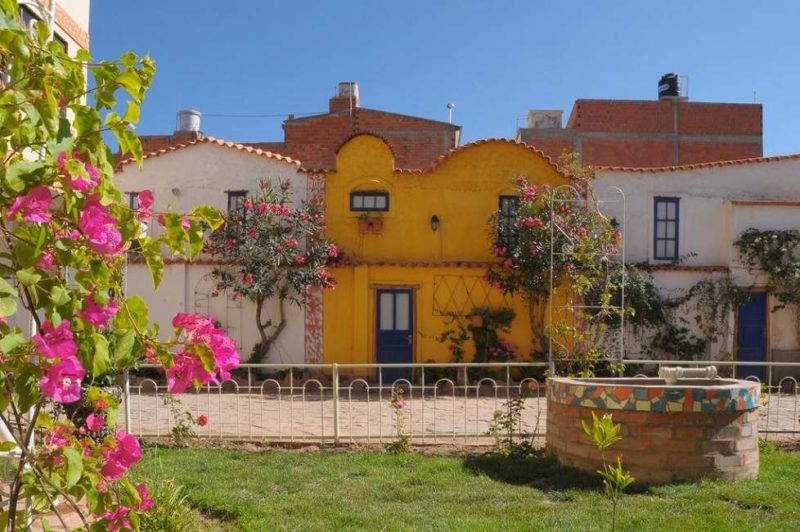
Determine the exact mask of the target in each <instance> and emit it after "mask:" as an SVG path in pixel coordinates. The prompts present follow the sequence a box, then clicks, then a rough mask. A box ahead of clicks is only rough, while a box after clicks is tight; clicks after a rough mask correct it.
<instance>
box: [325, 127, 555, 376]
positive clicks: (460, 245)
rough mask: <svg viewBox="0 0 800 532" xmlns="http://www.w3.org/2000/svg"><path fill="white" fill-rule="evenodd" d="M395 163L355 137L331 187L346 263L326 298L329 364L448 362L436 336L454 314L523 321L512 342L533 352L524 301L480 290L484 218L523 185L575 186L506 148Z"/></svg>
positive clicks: (330, 212) (524, 148)
mask: <svg viewBox="0 0 800 532" xmlns="http://www.w3.org/2000/svg"><path fill="white" fill-rule="evenodd" d="M394 161H395V158H394V155H393V153H392V150H391V148H390V147H389V145H388V144H387V143H386V142H385V141H384V140H383V139H381V138H380V137H378V136H375V135H371V134H359V135H356V136H354V137H352V138H350V139H349V140H347V141H346V142H345V143H344V144H343V145H342V146H341V147H340V148H339V151H338V153H337V156H336V167H335V170H333V171H331V172H330V173H329V174H328V176H327V178H326V184H325V202H326V209H327V215H326V218H327V227H326V231H327V234H328V236H329V237H330V238H332V239H333V240H334V241H335V242H336V243H337V244H338V245H339V246H340V247H341V248H342V249H343V250H344V252H345V253H346V254H347V256H348V257H349V258H350V263H349V264H348V265H346V266H339V267H337V268H335V269H334V270H333V275H334V276H335V278H336V280H337V283H338V286H337V288H336V289H335V290H328V291H326V292H325V295H324V305H323V309H324V310H323V312H324V318H323V348H324V361H325V362H326V363H332V362H337V363H409V362H427V361H437V362H448V361H449V360H450V357H451V354H450V351H449V350H448V348H447V346H446V345H443V344H442V343H440V342H439V341H437V339H436V337H437V336H438V335H440V334H441V333H442V332H443V331H444V330H445V329H446V328H447V327H448V323H449V322H450V321H451V320H452V315H453V314H460V315H467V314H469V312H470V311H471V310H472V308H474V307H494V308H497V307H501V306H505V307H511V308H513V309H514V311H515V312H516V318H515V319H514V321H513V323H512V331H511V333H510V334H509V335H507V337H508V339H509V340H510V341H511V342H513V343H515V344H516V345H517V346H519V352H520V353H522V354H527V353H528V352H529V351H530V349H531V347H532V340H531V331H530V324H529V319H528V309H527V305H526V303H525V302H524V301H523V299H522V298H521V297H517V296H515V297H513V298H512V297H511V296H508V295H504V294H502V293H501V292H499V291H497V290H495V289H492V288H490V287H489V286H488V285H487V284H486V283H485V282H484V281H483V276H484V274H485V272H486V268H487V266H488V265H489V264H491V263H492V262H493V261H496V260H497V259H496V257H494V255H493V254H492V253H491V250H490V243H489V235H488V230H487V229H488V225H487V219H488V217H489V216H490V215H491V214H492V213H493V212H495V211H497V210H498V208H499V206H500V203H501V201H506V200H507V198H508V197H514V195H515V194H516V191H515V179H516V177H517V176H520V175H524V176H527V177H528V179H529V181H530V182H531V183H534V184H537V185H539V184H544V183H549V184H550V185H552V186H558V185H562V184H566V183H568V178H567V177H565V176H564V175H563V174H562V173H560V172H559V171H558V169H557V167H556V166H555V165H554V164H553V162H552V161H551V160H550V159H549V158H547V157H546V156H545V155H544V154H542V153H541V152H539V151H537V150H535V149H534V148H532V147H530V146H528V145H525V144H521V143H517V142H515V141H509V140H501V139H489V140H481V141H478V142H474V143H471V144H467V145H465V146H462V147H460V148H457V149H455V150H453V151H451V152H450V153H449V154H447V155H445V156H443V157H441V158H440V159H439V161H438V162H437V163H436V164H434V165H433V166H432V167H431V168H429V169H427V170H401V169H397V168H395V163H394ZM501 198H503V199H501ZM359 373H371V372H359ZM384 374H385V373H384ZM402 374H403V372H398V373H397V375H396V376H400V375H402Z"/></svg>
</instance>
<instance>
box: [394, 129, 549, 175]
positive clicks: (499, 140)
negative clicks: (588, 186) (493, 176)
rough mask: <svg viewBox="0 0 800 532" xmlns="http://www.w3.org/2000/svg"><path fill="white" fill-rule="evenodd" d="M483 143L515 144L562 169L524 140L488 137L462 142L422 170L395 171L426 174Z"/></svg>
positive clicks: (399, 169)
mask: <svg viewBox="0 0 800 532" xmlns="http://www.w3.org/2000/svg"><path fill="white" fill-rule="evenodd" d="M484 144H515V145H517V146H521V147H523V148H524V149H526V150H528V151H530V152H531V153H535V154H537V155H540V156H541V157H542V158H544V160H546V161H547V162H548V163H549V164H550V166H552V167H553V168H554V169H555V170H556V171H557V172H559V173H562V174H563V172H562V170H561V169H560V168H559V166H558V165H557V164H556V163H554V162H553V159H551V158H550V157H549V156H548V155H546V154H545V153H544V152H543V151H541V150H538V149H536V148H535V147H533V146H531V145H530V144H526V143H524V142H519V141H518V140H514V139H502V138H488V139H480V140H476V141H474V142H470V143H468V144H464V145H463V146H459V147H458V148H453V149H452V150H450V151H449V152H447V153H445V154H444V155H441V156H439V158H438V159H437V160H436V161H435V162H434V163H433V164H432V165H431V166H430V167H428V168H426V169H424V170H414V169H402V168H398V169H397V170H396V171H397V172H400V173H403V174H427V173H428V172H432V171H434V170H435V169H436V168H438V167H439V166H441V165H442V164H444V162H445V161H447V160H448V159H449V158H451V157H453V156H454V155H456V154H458V153H461V152H462V151H466V150H469V149H471V148H474V147H476V146H482V145H484Z"/></svg>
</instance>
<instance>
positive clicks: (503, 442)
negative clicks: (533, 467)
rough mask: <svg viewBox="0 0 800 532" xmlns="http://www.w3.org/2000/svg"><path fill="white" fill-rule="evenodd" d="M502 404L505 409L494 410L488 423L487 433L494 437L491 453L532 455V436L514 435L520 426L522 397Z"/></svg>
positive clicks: (523, 402) (523, 400) (522, 405)
mask: <svg viewBox="0 0 800 532" xmlns="http://www.w3.org/2000/svg"><path fill="white" fill-rule="evenodd" d="M503 406H504V407H505V411H503V410H495V411H494V415H493V416H492V422H491V423H490V424H489V435H490V436H492V437H493V438H494V447H493V448H492V454H495V455H498V456H504V457H505V456H514V457H524V458H527V457H529V456H531V455H533V453H534V448H533V438H530V439H528V438H522V437H521V436H517V435H516V434H517V431H519V429H520V427H521V426H522V412H523V410H525V399H524V398H523V397H517V398H516V399H509V400H508V401H506V402H505V403H504V404H503Z"/></svg>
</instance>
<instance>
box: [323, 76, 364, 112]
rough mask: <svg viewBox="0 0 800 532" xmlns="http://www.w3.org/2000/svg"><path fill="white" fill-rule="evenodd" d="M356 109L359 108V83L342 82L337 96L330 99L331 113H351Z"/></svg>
mask: <svg viewBox="0 0 800 532" xmlns="http://www.w3.org/2000/svg"><path fill="white" fill-rule="evenodd" d="M356 107H358V83H356V82H355V81H342V82H341V83H339V86H338V89H337V94H336V96H334V97H333V98H331V99H330V112H331V113H335V112H336V111H349V110H351V109H355V108H356Z"/></svg>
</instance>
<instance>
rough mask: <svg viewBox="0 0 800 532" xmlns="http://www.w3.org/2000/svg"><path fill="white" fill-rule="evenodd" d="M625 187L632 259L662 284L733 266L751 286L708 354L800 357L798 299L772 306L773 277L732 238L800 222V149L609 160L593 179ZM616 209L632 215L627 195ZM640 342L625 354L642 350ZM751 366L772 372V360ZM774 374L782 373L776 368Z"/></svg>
mask: <svg viewBox="0 0 800 532" xmlns="http://www.w3.org/2000/svg"><path fill="white" fill-rule="evenodd" d="M616 187H618V188H619V189H621V190H622V191H623V192H624V194H625V210H626V212H625V215H624V228H625V237H624V238H625V242H624V243H625V256H626V262H627V263H646V264H648V265H650V266H651V267H652V270H653V278H654V281H655V284H656V285H657V287H658V288H659V289H660V290H662V291H663V292H664V293H667V294H679V293H681V291H685V290H688V289H689V288H690V287H691V286H693V285H694V284H695V283H696V282H697V281H699V280H700V279H703V278H708V277H709V276H711V277H713V276H721V275H727V273H728V272H730V275H731V277H732V279H733V281H734V284H736V285H737V286H740V287H744V288H747V289H748V290H750V291H751V292H752V294H751V298H750V302H749V303H747V304H746V305H744V306H742V307H740V308H739V309H738V310H736V311H734V312H731V313H730V316H729V331H728V334H727V335H726V337H725V338H723V339H722V340H721V341H718V342H716V343H715V344H714V345H712V346H710V349H709V350H708V352H707V353H706V357H707V358H709V359H715V358H718V357H720V356H727V354H728V353H729V354H730V355H731V356H732V357H733V358H734V359H735V360H751V361H776V362H778V361H800V338H799V337H798V328H800V327H799V326H798V316H797V313H796V310H795V309H792V308H786V309H782V310H777V311H773V308H774V306H775V303H776V302H775V301H774V298H773V297H772V296H771V295H769V294H767V293H766V292H765V288H766V284H767V279H766V278H765V276H764V275H763V274H753V273H751V272H749V271H748V269H747V268H746V266H745V265H744V264H742V263H741V262H740V260H739V252H738V249H737V248H736V247H735V246H734V245H733V243H734V242H735V241H736V240H737V239H738V238H739V237H740V236H741V235H742V233H743V232H744V231H746V230H747V229H748V228H751V227H752V228H756V229H758V230H762V231H763V230H786V229H800V155H787V156H778V157H762V158H755V159H745V160H738V161H727V162H719V163H704V164H695V165H688V166H678V167H668V168H647V169H642V168H637V169H634V168H606V169H603V170H601V171H600V172H599V173H598V175H597V178H596V179H595V181H594V184H593V193H594V195H595V197H597V198H603V197H615V188H616ZM605 212H606V214H607V215H609V216H612V217H615V218H616V219H617V220H622V219H623V213H622V204H621V203H617V202H609V203H608V207H607V208H606V209H605ZM638 347H639V346H637V345H636V343H635V342H629V343H628V348H627V349H626V356H627V357H629V358H640V355H641V354H642V353H641V352H638ZM750 373H751V374H753V375H756V376H758V377H760V378H763V376H764V372H763V369H761V370H758V369H753V370H752V371H751V372H750ZM773 377H774V376H773Z"/></svg>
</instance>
